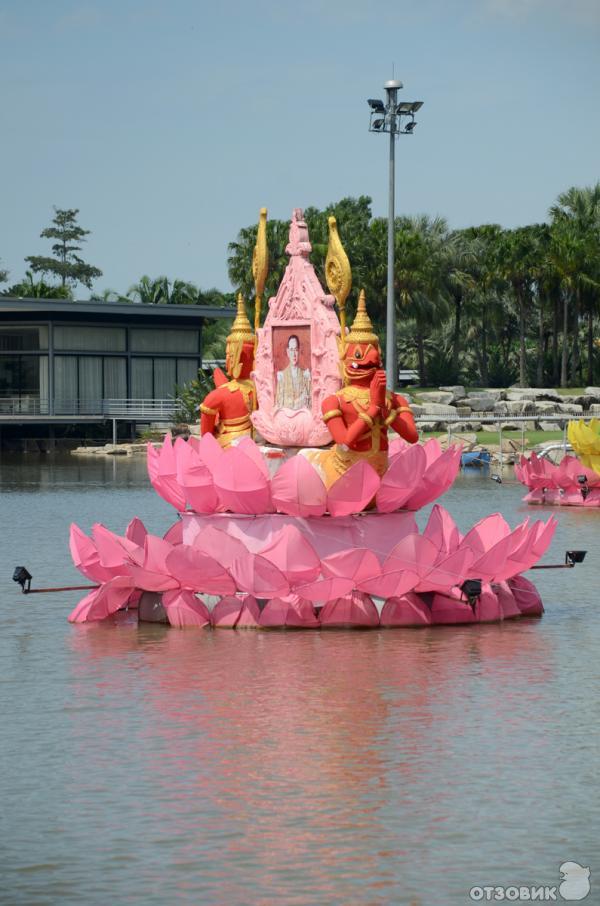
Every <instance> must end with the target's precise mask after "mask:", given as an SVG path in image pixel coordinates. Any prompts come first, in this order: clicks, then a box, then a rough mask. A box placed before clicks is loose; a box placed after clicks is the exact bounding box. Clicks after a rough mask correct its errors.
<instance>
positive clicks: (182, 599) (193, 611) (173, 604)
mask: <svg viewBox="0 0 600 906" xmlns="http://www.w3.org/2000/svg"><path fill="white" fill-rule="evenodd" d="M162 603H163V607H164V608H165V611H166V613H167V619H168V620H169V623H170V624H171V626H175V627H176V628H177V629H186V628H187V627H189V626H196V627H203V626H210V614H209V612H208V608H207V607H206V604H205V603H204V602H203V601H199V600H198V598H197V597H196V596H195V595H194V593H193V592H191V591H188V590H187V589H186V590H178V591H168V592H165V594H164V595H163V599H162Z"/></svg>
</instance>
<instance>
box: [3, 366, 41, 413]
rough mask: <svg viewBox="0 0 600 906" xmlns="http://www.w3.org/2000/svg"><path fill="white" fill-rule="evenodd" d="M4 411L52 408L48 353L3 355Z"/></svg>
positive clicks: (34, 410) (33, 410) (35, 410)
mask: <svg viewBox="0 0 600 906" xmlns="http://www.w3.org/2000/svg"><path fill="white" fill-rule="evenodd" d="M0 411H2V412H8V413H10V414H15V415H18V414H25V415H27V414H29V415H37V414H38V413H42V414H45V413H47V412H48V356H45V355H42V356H37V355H4V356H0Z"/></svg>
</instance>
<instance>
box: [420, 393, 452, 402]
mask: <svg viewBox="0 0 600 906" xmlns="http://www.w3.org/2000/svg"><path fill="white" fill-rule="evenodd" d="M419 398H420V401H421V403H423V404H425V405H428V404H429V403H434V404H438V405H442V406H449V405H450V403H452V402H454V394H453V393H451V392H450V391H444V390H426V391H425V392H424V393H420V394H419Z"/></svg>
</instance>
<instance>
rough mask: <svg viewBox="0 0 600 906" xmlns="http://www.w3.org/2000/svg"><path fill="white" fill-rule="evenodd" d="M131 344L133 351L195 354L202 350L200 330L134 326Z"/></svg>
mask: <svg viewBox="0 0 600 906" xmlns="http://www.w3.org/2000/svg"><path fill="white" fill-rule="evenodd" d="M129 344H130V347H131V351H132V352H164V353H168V352H171V353H175V354H181V353H186V352H190V353H192V355H193V354H194V353H197V352H199V351H200V331H199V330H170V329H168V328H167V329H165V328H157V327H155V328H146V327H132V328H131V330H130V332H129Z"/></svg>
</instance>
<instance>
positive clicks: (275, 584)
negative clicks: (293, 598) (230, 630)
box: [229, 551, 290, 598]
mask: <svg viewBox="0 0 600 906" xmlns="http://www.w3.org/2000/svg"><path fill="white" fill-rule="evenodd" d="M229 571H230V573H231V576H232V577H233V579H234V581H235V583H236V585H237V587H238V589H239V590H240V591H245V592H247V593H248V594H251V595H254V596H255V597H257V598H277V597H283V596H285V595H287V594H289V592H290V586H289V583H288V581H287V579H286V577H285V576H284V574H283V573H282V572H281V570H279V569H277V567H276V566H275V565H274V564H273V563H270V562H269V561H268V560H267V559H266V558H265V557H261V556H260V555H259V554H251V553H249V552H248V551H246V553H245V554H244V555H243V556H241V557H237V558H236V559H235V560H234V561H233V563H232V564H231V566H230V567H229Z"/></svg>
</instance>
